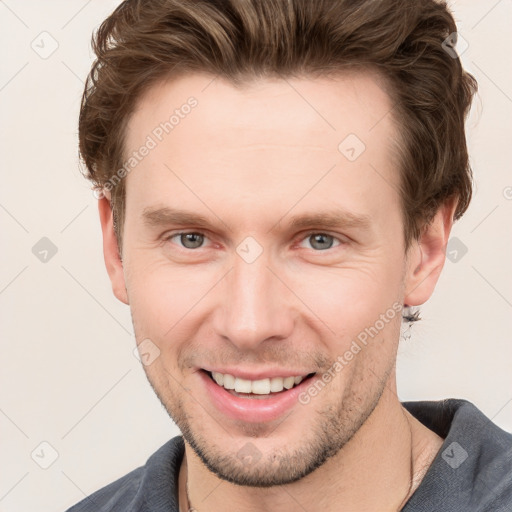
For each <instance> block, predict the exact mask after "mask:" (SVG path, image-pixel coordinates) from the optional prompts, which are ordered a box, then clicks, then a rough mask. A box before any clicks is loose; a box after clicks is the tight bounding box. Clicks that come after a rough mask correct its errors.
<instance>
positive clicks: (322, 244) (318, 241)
mask: <svg viewBox="0 0 512 512" xmlns="http://www.w3.org/2000/svg"><path fill="white" fill-rule="evenodd" d="M308 240H309V242H310V244H311V247H313V249H317V250H320V251H324V250H326V249H330V248H331V247H332V246H333V243H334V240H335V238H334V237H333V236H331V235H326V234H325V233H315V234H314V235H311V236H309V237H308Z"/></svg>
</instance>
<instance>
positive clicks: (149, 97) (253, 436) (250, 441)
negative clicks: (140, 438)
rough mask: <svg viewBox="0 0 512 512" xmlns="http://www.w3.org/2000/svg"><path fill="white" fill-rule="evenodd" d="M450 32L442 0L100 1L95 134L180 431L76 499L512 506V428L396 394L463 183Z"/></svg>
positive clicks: (97, 166) (98, 180) (88, 104)
mask: <svg viewBox="0 0 512 512" xmlns="http://www.w3.org/2000/svg"><path fill="white" fill-rule="evenodd" d="M455 34H456V27H455V24H454V21H453V18H452V17H451V15H450V13H449V12H448V10H447V7H446V5H445V4H444V3H441V2H435V1H433V0H432V1H425V0H382V1H370V0H359V1H355V2H354V1H353V0H351V1H348V0H316V1H315V2H311V1H309V0H231V1H226V2H216V1H214V0H205V1H201V2H197V1H192V0H154V1H148V0H145V1H142V0H139V1H127V2H124V3H122V4H121V5H120V6H119V7H118V9H117V10H116V11H115V12H114V13H113V14H112V15H111V16H110V17H109V18H108V19H107V20H106V21H105V22H104V23H103V24H102V26H101V27H100V29H99V31H98V33H97V34H96V37H95V42H94V49H95V52H96V54H97V57H98V58H97V61H96V62H95V64H94V66H93V69H92V71H91V74H90V76H89V81H88V84H87V86H86V90H85V93H84V97H83V102H82V108H81V114H80V127H79V128H80V150H81V154H82V157H83V159H84V161H85V164H86V166H87V169H88V177H89V178H90V179H91V180H92V182H93V183H94V184H95V185H96V187H97V190H98V193H97V196H98V198H99V213H100V219H101V226H102V231H103V244H104V255H105V263H106V267H107V270H108V273H109V276H110V279H111V282H112V287H113V291H114V294H115V295H116V297H117V298H118V299H119V300H121V301H122V302H124V303H125V304H129V306H130V309H131V313H132V318H133V325H134V330H135V336H136V340H137V344H138V346H139V350H140V353H141V359H142V361H143V363H144V369H145V371H146V374H147V377H148V380H149V382H150V384H151V385H152V387H153V389H154V390H155V393H156V394H157V396H158V397H159V399H160V401H161V402H162V404H163V405H164V406H165V408H166V409H167V411H168V412H169V414H170V416H171V417H172V419H173V420H174V421H175V423H176V424H177V426H178V427H179V428H180V430H181V432H182V434H183V436H178V437H175V438H174V439H172V440H170V441H169V442H168V443H166V444H165V445H164V446H162V447H161V448H160V449H159V450H158V451H157V452H156V453H155V454H154V455H153V456H152V457H150V458H149V460H148V462H147V464H146V465H145V466H143V467H141V468H138V469H136V470H134V471H132V472H131V473H129V474H128V475H126V476H124V477H123V478H121V479H120V480H118V481H116V482H114V483H112V484H110V485H109V486H107V487H105V488H103V489H101V490H99V491H98V492H96V493H94V494H92V495H91V496H89V497H88V498H86V499H85V500H83V501H82V502H81V503H79V504H77V505H76V506H75V507H72V508H71V509H70V510H71V511H73V512H78V511H93V510H94V511H97V510H102V511H107V510H109V511H110V510H112V511H114V510H123V511H152V512H159V511H162V512H163V511H180V512H183V511H187V510H197V511H199V512H202V511H209V512H217V511H220V510H225V508H226V507H229V508H230V509H232V510H236V511H266V510H272V511H274V510H275V511H291V510H296V509H300V510H308V511H317V510H322V511H339V510H347V511H348V510H350V511H379V512H382V511H397V510H403V511H407V512H417V511H439V510H443V511H445V510H446V511H459V510H460V511H473V510H475V511H481V510H482V511H483V510H488V511H491V510H492V511H505V510H512V478H511V468H512V462H511V460H512V456H511V453H512V436H511V435H510V434H507V433H505V432H504V431H502V430H501V429H499V428H498V427H497V426H496V425H494V424H493V423H492V422H491V421H490V420H488V419H487V418H486V417H485V416H484V415H483V414H482V413H481V412H480V411H478V409H476V408H475V407H474V406H473V405H472V404H470V403H469V402H465V401H463V400H446V401H442V402H415V403H404V404H402V403H400V401H399V399H398V397H397V395H396V376H395V362H396V353H397V347H398V343H399V340H400V331H401V324H402V317H403V316H404V315H405V316H406V317H407V316H409V317H410V319H413V320H414V319H416V318H417V317H416V316H415V315H414V314H410V313H409V308H411V307H416V306H419V305H421V304H423V303H424V302H425V301H427V300H428V299H429V297H430V296H431V295H432V293H433V291H434V288H435V285H436V282H437V280H438V278H439V275H440V272H441V270H442V267H443V263H444V259H445V250H446V244H447V241H448V238H449V235H450V230H451V227H452V223H453V221H454V220H457V219H458V218H460V217H461V215H462V214H463V213H464V212H465V210H466V209H467V207H468V204H469V201H470V198H471V171H470V168H469V164H468V155H467V149H466V142H465V134H464V119H465V116H466V114H467V111H468V109H469V107H470V104H471V99H472V96H473V94H474V92H475V90H476V83H475V81H474V79H473V78H472V77H471V76H470V75H468V74H467V73H465V72H464V71H463V70H462V68H461V64H460V61H459V59H458V57H457V55H456V53H455V50H454V48H453V44H454V41H455ZM404 307H405V308H407V309H406V311H405V312H404Z"/></svg>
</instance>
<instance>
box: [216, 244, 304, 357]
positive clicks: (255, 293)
mask: <svg viewBox="0 0 512 512" xmlns="http://www.w3.org/2000/svg"><path fill="white" fill-rule="evenodd" d="M269 263H270V262H269V261H268V258H267V257H265V252H264V253H263V254H262V255H261V256H260V257H259V258H258V259H257V260H256V261H253V262H252V263H248V262H246V261H244V259H243V258H241V257H239V256H238V255H235V260H234V268H233V269H232V270H231V272H229V273H228V274H227V276H226V278H225V279H224V280H223V284H222V293H221V296H220V301H219V304H218V305H217V309H216V314H215V321H214V327H215V331H216V334H217V335H218V336H220V337H222V338H224V339H227V340H229V341H230V342H231V343H232V344H233V345H235V346H236V347H237V348H238V349H239V350H240V351H250V350H254V349H257V348H258V346H259V345H260V344H261V343H262V342H264V341H266V340H270V339H273V340H274V341H276V340H279V339H281V340H282V339H286V338H288V337H290V335H291V333H292V330H293V325H294V307H293V302H292V300H293V298H292V294H291V292H290V291H289V290H288V289H287V287H286V286H285V285H284V284H283V282H281V280H280V279H278V277H277V276H276V274H278V272H276V271H275V270H271V268H269Z"/></svg>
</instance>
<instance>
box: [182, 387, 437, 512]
mask: <svg viewBox="0 0 512 512" xmlns="http://www.w3.org/2000/svg"><path fill="white" fill-rule="evenodd" d="M441 445H442V439H441V438H440V437H439V436H437V435H436V434H435V433H434V432H432V431H430V430H429V429H427V428H426V427H425V426H423V425H422V424H421V423H420V422H418V421H417V420H416V419H415V418H414V417H413V416H411V415H410V414H409V413H408V412H407V411H406V410H405V409H404V408H403V407H402V405H401V404H400V402H399V401H398V398H397V397H396V394H395V391H394V390H392V389H389V388H386V391H385V392H384V393H383V395H382V397H381V400H380V401H379V404H378V405H377V407H376V408H375V410H374V411H373V413H372V414H371V415H370V416H369V417H368V419H367V420H366V422H365V423H364V424H363V426H362V427H361V428H360V429H359V431H358V432H357V433H356V434H355V435H354V436H353V438H352V439H351V440H350V441H349V442H348V443H347V444H346V445H345V446H344V447H343V448H342V450H340V451H339V452H338V453H337V454H336V455H335V456H334V457H332V458H330V459H329V460H327V461H326V463H325V464H323V465H322V466H321V467H320V468H318V469H317V470H315V471H313V473H310V474H309V475H307V476H306V477H304V478H302V479H301V480H300V481H298V482H294V483H292V484H288V485H283V486H276V487H272V488H254V487H241V486H237V485H234V484H231V483H229V482H226V481H223V480H221V479H220V478H218V477H217V476H216V475H214V474H213V473H211V472H210V471H209V470H208V469H207V468H206V467H205V466H204V465H203V463H202V462H201V460H200V459H199V458H198V457H197V455H196V454H195V453H194V452H193V450H192V449H191V447H190V446H189V445H188V443H186V442H185V456H184V459H183V464H182V467H181V470H180V478H179V489H180V512H188V510H189V509H192V510H194V511H197V512H203V511H205V510H208V512H221V511H224V510H225V504H226V503H230V504H232V505H233V506H234V508H235V509H236V510H239V511H243V512H259V511H262V512H263V511H265V510H269V509H272V510H280V511H283V512H296V510H297V506H298V503H299V504H300V506H301V507H302V508H304V509H305V510H324V511H326V512H330V511H332V512H334V511H338V510H366V511H369V512H370V511H376V512H377V511H378V512H385V511H390V512H391V511H392V512H396V511H398V510H401V508H402V507H403V506H404V505H405V503H406V502H407V500H408V499H409V498H410V496H411V495H412V494H413V493H414V491H415V490H416V488H417V487H418V485H419V484H420V482H421V480H422V478H423V476H424V475H425V473H426V471H427V469H428V467H429V466H430V464H431V462H432V460H433V459H434V457H435V455H436V453H437V452H438V450H439V448H440V447H441ZM186 490H188V498H187V492H186ZM189 500H190V501H189Z"/></svg>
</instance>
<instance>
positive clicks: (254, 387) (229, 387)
mask: <svg viewBox="0 0 512 512" xmlns="http://www.w3.org/2000/svg"><path fill="white" fill-rule="evenodd" d="M202 371H203V372H204V373H206V374H207V375H208V376H209V378H210V379H211V380H212V381H213V382H215V383H216V384H217V385H218V386H219V387H222V388H224V389H225V390H226V391H227V392H228V393H230V394H231V395H233V396H238V397H240V398H256V399H257V398H260V399H261V398H268V397H270V396H275V395H278V394H279V393H282V392H286V391H288V390H290V389H293V388H294V387H295V386H298V385H299V384H301V383H302V382H304V381H306V380H308V379H311V378H312V377H313V376H314V375H316V373H309V374H307V375H293V376H292V375H291V376H289V377H272V378H266V379H259V380H248V379H242V378H240V377H235V376H234V375H230V374H223V373H219V372H210V371H207V370H202Z"/></svg>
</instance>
